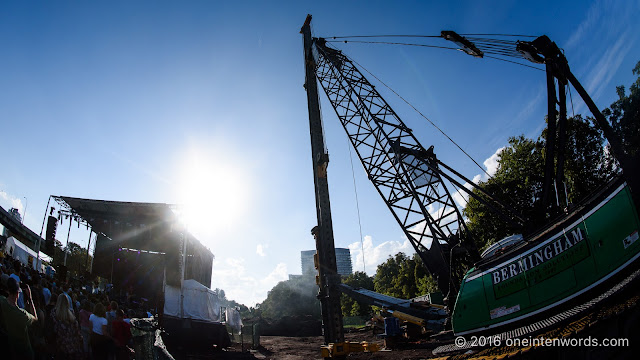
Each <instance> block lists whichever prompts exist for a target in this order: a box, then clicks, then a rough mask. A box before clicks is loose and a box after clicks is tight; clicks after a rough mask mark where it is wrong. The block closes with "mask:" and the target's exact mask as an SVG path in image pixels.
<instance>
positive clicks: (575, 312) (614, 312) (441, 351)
mask: <svg viewBox="0 0 640 360" xmlns="http://www.w3.org/2000/svg"><path fill="white" fill-rule="evenodd" d="M638 278H640V269H638V270H635V271H634V272H632V273H631V274H630V275H628V276H627V277H626V278H624V279H623V280H622V281H620V282H619V283H618V284H616V285H615V286H613V287H611V288H610V289H609V290H607V291H605V292H603V293H602V294H600V295H599V296H596V297H594V298H592V299H591V300H589V301H587V302H585V303H583V304H580V305H577V306H575V307H573V308H570V309H569V310H566V311H563V312H560V313H558V314H556V315H554V316H551V317H549V318H547V319H543V320H539V321H537V322H534V323H532V324H528V325H525V326H521V327H518V328H515V329H512V330H508V331H504V332H502V333H498V334H495V335H490V337H491V338H492V340H493V341H494V342H493V343H500V344H505V343H506V342H507V340H508V339H516V338H523V337H530V338H533V337H543V338H545V339H554V338H568V337H571V336H574V335H576V334H578V333H581V332H582V331H584V330H586V329H590V328H594V327H596V326H598V324H599V323H600V322H601V321H602V320H608V319H610V318H612V317H616V316H619V315H621V314H622V313H623V312H624V311H626V310H628V309H632V308H634V307H635V306H636V305H637V304H638V303H639V302H640V291H638V290H637V289H631V290H634V292H633V293H631V294H628V296H625V297H618V299H616V300H617V301H613V302H609V300H612V298H613V297H614V296H615V295H619V294H620V293H621V292H622V291H623V290H625V289H627V288H629V285H630V284H631V283H633V282H634V281H635V280H637V279H638ZM605 300H607V302H608V303H607V304H605V305H604V306H602V307H600V308H598V307H597V305H601V304H603V303H604V302H605ZM580 315H583V316H582V317H580ZM576 318H577V320H574V321H573V322H569V321H571V320H572V319H576ZM565 324H566V326H562V325H565ZM487 344H488V345H491V343H490V342H487V343H485V344H483V345H485V346H478V345H477V342H470V341H467V342H466V343H465V344H464V345H462V346H459V345H456V344H447V345H442V346H439V347H437V348H435V349H434V350H433V354H434V355H441V356H442V355H444V357H441V358H440V359H450V360H454V359H456V360H457V359H484V358H486V359H492V358H502V357H503V356H509V357H512V356H516V355H518V354H524V353H528V352H530V351H531V350H534V349H536V348H537V347H536V346H527V347H525V346H496V347H490V348H487ZM474 345H475V346H474ZM469 350H477V351H472V352H469ZM460 352H465V353H464V354H460ZM452 354H453V355H452ZM455 354H457V355H455Z"/></svg>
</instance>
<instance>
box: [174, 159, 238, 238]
mask: <svg viewBox="0 0 640 360" xmlns="http://www.w3.org/2000/svg"><path fill="white" fill-rule="evenodd" d="M179 181H180V183H179V187H178V189H177V190H178V201H179V203H180V205H182V206H181V211H180V217H181V218H182V220H183V221H184V222H185V224H186V226H187V229H188V230H189V232H191V233H192V234H194V235H196V236H197V237H205V238H201V240H203V241H204V242H205V243H206V242H210V241H212V240H215V236H216V234H218V233H220V232H226V231H227V230H231V229H232V228H233V227H234V226H235V225H237V224H238V223H239V221H240V220H241V218H242V216H243V214H244V213H245V210H246V207H247V206H248V198H249V195H248V194H249V190H250V189H249V188H248V181H247V177H246V175H245V174H244V171H243V169H241V168H240V167H237V166H230V164H229V163H225V162H224V161H221V160H220V159H219V158H215V157H213V156H202V155H201V154H194V153H191V154H190V155H189V156H188V158H187V159H186V161H184V162H183V167H182V170H181V172H180V180H179Z"/></svg>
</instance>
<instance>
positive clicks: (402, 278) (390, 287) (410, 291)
mask: <svg viewBox="0 0 640 360" xmlns="http://www.w3.org/2000/svg"><path fill="white" fill-rule="evenodd" d="M373 282H374V285H375V291H376V292H379V293H381V294H385V295H389V296H393V297H397V298H401V299H411V298H414V297H416V296H420V295H424V294H426V293H427V292H433V291H437V286H436V282H435V279H433V278H432V277H431V276H430V275H429V274H427V271H426V269H425V267H424V265H423V264H422V260H421V259H420V257H419V256H418V255H417V254H414V255H413V257H408V256H407V255H405V254H404V253H401V252H400V253H397V254H396V255H395V256H393V257H389V259H387V261H385V262H384V263H382V264H380V265H378V269H377V270H376V276H375V278H374V279H373Z"/></svg>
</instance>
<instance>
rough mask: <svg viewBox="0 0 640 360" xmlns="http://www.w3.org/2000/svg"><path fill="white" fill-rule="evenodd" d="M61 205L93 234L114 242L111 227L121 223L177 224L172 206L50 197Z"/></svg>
mask: <svg viewBox="0 0 640 360" xmlns="http://www.w3.org/2000/svg"><path fill="white" fill-rule="evenodd" d="M53 198H54V199H55V200H56V202H57V203H58V204H60V206H62V207H63V208H65V209H66V210H67V211H70V212H71V213H73V214H76V215H79V216H80V217H82V219H84V220H85V221H86V222H87V223H88V224H89V225H90V226H91V228H92V229H93V231H94V232H96V233H102V234H104V235H105V236H107V237H109V238H111V239H115V237H116V235H117V234H116V233H115V231H114V230H113V229H114V227H113V226H112V225H113V224H114V223H115V224H122V225H127V226H134V227H140V226H145V225H151V224H157V223H162V222H164V223H177V222H178V217H177V216H176V215H175V214H174V212H173V210H172V209H173V208H175V207H176V206H175V205H170V204H164V203H139V202H125V201H108V200H94V199H81V198H74V197H69V196H53Z"/></svg>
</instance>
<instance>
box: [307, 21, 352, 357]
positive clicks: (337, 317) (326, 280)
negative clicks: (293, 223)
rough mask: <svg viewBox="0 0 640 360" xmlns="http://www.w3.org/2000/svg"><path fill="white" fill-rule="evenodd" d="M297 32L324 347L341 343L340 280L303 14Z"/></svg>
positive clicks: (325, 158)
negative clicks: (302, 69)
mask: <svg viewBox="0 0 640 360" xmlns="http://www.w3.org/2000/svg"><path fill="white" fill-rule="evenodd" d="M300 33H301V34H302V35H303V41H304V61H305V77H306V79H305V80H306V81H305V89H306V90H307V107H308V111H309V130H310V134H311V156H312V164H313V178H314V184H315V193H316V216H317V221H318V226H317V228H314V230H313V235H314V237H315V238H316V251H317V254H318V265H319V266H318V275H319V278H320V284H318V285H319V286H320V289H319V291H318V298H319V299H320V303H321V304H322V322H323V324H322V326H323V330H324V343H325V345H326V344H329V343H342V342H344V329H343V327H342V311H341V309H340V292H339V291H338V290H337V285H338V284H339V283H340V277H339V275H338V271H337V266H336V253H335V245H334V240H333V225H332V220H331V205H330V202H329V184H328V181H327V165H328V164H329V155H328V154H327V152H326V149H325V145H324V135H323V133H324V132H323V129H322V118H321V114H320V103H319V99H318V84H317V82H316V74H315V59H314V58H313V51H312V46H313V43H312V38H311V15H307V19H306V20H305V22H304V25H303V26H302V29H300Z"/></svg>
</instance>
